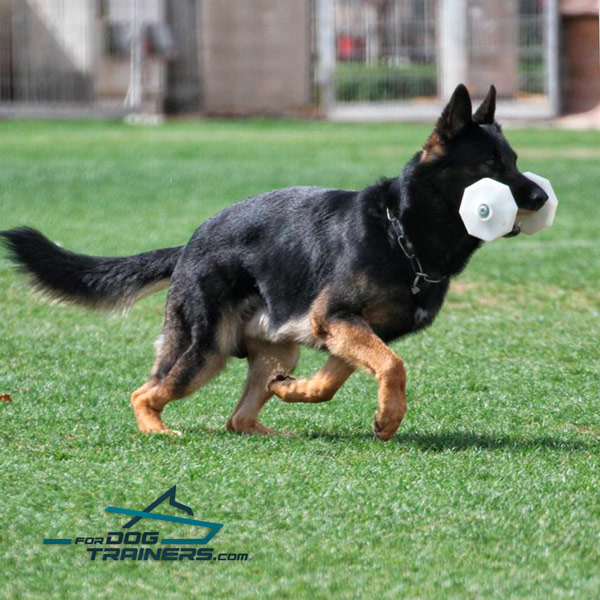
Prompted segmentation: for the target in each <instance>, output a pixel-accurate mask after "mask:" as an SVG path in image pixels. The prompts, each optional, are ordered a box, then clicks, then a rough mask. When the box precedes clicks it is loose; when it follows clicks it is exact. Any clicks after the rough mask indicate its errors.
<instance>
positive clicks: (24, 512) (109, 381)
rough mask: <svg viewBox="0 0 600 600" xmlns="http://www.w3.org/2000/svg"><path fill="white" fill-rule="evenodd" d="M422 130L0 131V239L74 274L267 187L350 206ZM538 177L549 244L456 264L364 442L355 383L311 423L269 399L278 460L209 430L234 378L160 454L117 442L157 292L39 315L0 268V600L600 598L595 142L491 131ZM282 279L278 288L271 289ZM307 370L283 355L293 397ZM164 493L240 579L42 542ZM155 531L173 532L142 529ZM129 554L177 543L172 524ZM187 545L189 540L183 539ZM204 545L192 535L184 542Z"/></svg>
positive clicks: (271, 444)
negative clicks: (390, 400)
mask: <svg viewBox="0 0 600 600" xmlns="http://www.w3.org/2000/svg"><path fill="white" fill-rule="evenodd" d="M428 131H429V127H426V126H420V125H411V126H408V125H400V124H377V125H345V124H331V123H320V122H310V123H306V122H287V121H271V120H251V121H229V122H219V121H211V122H177V123H172V124H167V125H163V126H159V127H154V128H152V127H129V126H125V125H122V124H110V123H108V124H107V123H93V122H91V123H29V122H2V123H0V228H2V229H3V228H8V227H12V226H17V225H21V224H28V225H32V226H35V227H37V228H39V229H41V230H42V231H43V232H45V233H46V234H47V235H48V236H49V237H51V238H52V239H53V240H56V241H59V242H60V243H61V244H63V245H64V246H65V247H67V248H70V249H73V250H75V251H79V252H84V253H89V254H102V255H126V254H133V253H137V252H141V251H144V250H150V249H153V248H158V247H164V246H172V245H176V244H183V243H185V242H186V240H187V239H188V237H189V236H190V234H191V233H192V232H193V231H194V229H195V228H196V227H197V226H198V225H199V224H200V223H201V222H202V221H203V220H205V219H206V218H207V217H209V216H210V215H212V214H214V213H215V212H217V211H218V210H219V209H220V208H222V207H223V206H226V205H227V204H229V203H232V202H234V201H237V200H240V199H242V198H244V197H246V196H249V195H251V194H255V193H258V192H263V191H267V190H270V189H272V188H276V187H283V186H292V185H322V186H332V187H344V188H360V187H363V186H365V185H367V184H369V183H371V182H373V181H375V180H376V179H378V178H379V177H381V176H384V175H387V176H391V175H395V174H397V173H398V172H399V171H400V169H401V167H402V165H403V164H404V163H405V161H406V160H407V159H409V158H410V157H411V155H412V153H413V152H415V151H416V150H417V149H418V148H419V147H420V146H421V145H422V143H423V141H424V139H425V137H426V135H427V133H428ZM507 136H508V138H509V140H510V141H511V142H512V143H513V145H514V147H515V149H516V150H517V152H518V153H519V157H520V158H519V164H520V166H521V168H522V170H531V171H534V172H537V173H539V174H542V175H545V176H548V177H549V178H550V179H551V180H552V182H553V185H554V188H555V190H556V192H557V195H558V197H559V200H560V206H559V210H558V214H557V218H556V222H555V225H554V226H553V227H552V228H551V229H548V230H545V231H543V232H542V233H540V234H539V235H537V236H533V237H526V236H519V237H517V238H516V239H512V240H500V241H497V242H494V243H492V244H488V245H486V246H485V247H484V248H483V249H482V250H480V251H479V252H478V253H477V254H476V255H475V256H474V258H473V260H472V261H471V263H470V265H469V266H468V267H467V269H466V271H465V272H464V273H463V274H462V275H461V276H460V277H459V278H457V280H456V282H455V283H454V284H453V287H452V291H451V293H450V294H449V296H448V300H447V302H446V304H445V306H444V308H443V310H442V312H441V314H440V315H439V317H438V319H437V321H436V322H435V323H434V325H433V326H432V327H431V328H429V329H428V330H426V331H425V332H422V333H420V334H418V335H415V336H411V337H409V338H406V339H404V340H401V341H399V342H397V343H395V344H394V349H395V350H396V351H397V352H398V353H399V354H400V355H401V356H402V357H403V359H404V360H405V362H406V365H407V371H408V402H409V410H408V413H407V416H406V419H405V422H404V423H403V425H402V427H401V429H400V430H399V432H398V434H397V435H396V437H395V438H394V439H393V440H392V441H391V442H390V443H387V444H383V443H380V442H377V441H375V440H374V439H373V437H372V436H371V434H370V429H371V421H372V415H373V412H374V410H375V405H376V393H377V388H376V384H375V382H374V381H373V380H372V379H371V378H370V377H368V376H367V375H365V374H360V373H359V374H355V375H353V376H352V378H351V379H350V380H349V381H348V383H347V384H346V385H345V387H344V388H342V390H341V391H340V392H339V393H338V395H337V397H336V398H335V399H334V400H333V401H332V402H329V403H325V404H320V405H314V406H311V405H285V404H283V403H281V402H280V401H278V400H277V399H275V400H272V401H271V402H270V403H269V404H268V406H267V408H266V409H265V411H264V412H263V422H264V423H265V424H266V425H268V426H270V427H275V428H285V429H288V430H291V431H293V432H294V433H295V436H293V437H273V438H256V437H240V436H236V435H232V434H229V433H227V432H226V431H225V427H224V426H225V421H226V419H227V417H228V415H229V413H230V412H231V410H232V408H233V406H234V404H235V402H236V401H237V398H238V396H239V394H240V392H241V388H242V385H243V382H244V377H245V372H246V365H245V362H244V361H241V360H231V361H230V363H229V365H228V367H227V370H226V371H225V372H224V373H222V374H221V375H220V376H219V378H218V379H216V380H215V381H214V382H213V383H212V384H211V385H210V386H208V387H207V388H205V389H202V390H200V391H199V392H197V393H196V394H194V395H193V396H192V397H190V398H187V399H185V400H181V401H178V402H174V403H172V404H171V405H169V406H168V408H167V409H166V411H165V421H166V422H167V424H168V425H169V426H171V427H174V428H177V429H182V430H183V431H184V436H183V437H182V438H173V437H161V436H146V437H144V436H141V435H140V434H138V433H137V430H136V427H135V423H134V418H133V414H132V411H131V408H130V406H129V394H130V393H131V391H132V390H133V389H135V388H136V387H137V386H139V385H140V384H141V383H142V382H143V381H144V380H145V378H146V376H147V375H148V373H149V370H150V367H151V365H152V361H153V348H152V344H153V340H154V338H155V336H156V335H157V334H158V332H159V330H160V327H161V322H162V312H163V305H164V301H165V292H161V293H159V294H157V295H155V296H152V297H149V298H146V299H144V300H143V301H141V302H140V303H139V304H138V305H136V306H135V307H134V308H133V309H132V310H131V311H130V313H129V314H128V316H126V317H120V316H115V315H106V314H102V313H92V312H89V311H86V310H84V309H81V308H76V307H60V306H55V305H51V304H48V303H47V302H44V301H41V300H39V299H37V298H36V297H35V296H34V295H33V294H32V293H31V292H30V291H29V290H28V288H27V286H26V285H25V282H24V280H23V279H22V278H21V277H20V276H18V275H17V274H15V273H14V272H13V271H12V269H11V267H10V266H9V264H8V261H7V260H6V259H5V258H2V259H0V394H9V395H10V396H11V398H12V402H11V403H6V402H1V403H0V421H1V422H0V436H1V437H0V461H1V467H0V468H1V470H0V488H1V489H2V501H1V502H0V517H1V519H0V523H1V526H0V596H1V597H3V598H40V597H56V598H67V597H79V598H82V597H89V598H96V597H103V598H149V597H157V598H184V597H202V598H233V597H235V598H294V599H295V598H333V597H336V598H355V597H365V598H423V599H429V598H435V599H446V598H456V599H463V598H498V599H506V598H540V599H542V598H543V599H546V598H577V599H582V598H597V597H598V594H599V590H600V375H599V374H600V348H599V341H600V233H599V224H600V197H599V192H598V189H599V188H598V186H599V179H598V173H599V171H598V165H599V164H600V133H597V132H596V133H594V132H564V131H555V130H545V129H527V130H510V129H507ZM293 268H294V265H290V269H293ZM323 360H324V356H323V355H321V354H318V353H316V352H312V351H304V354H303V357H302V360H301V363H300V365H299V368H298V370H297V372H298V373H300V374H302V375H306V374H309V373H311V372H312V371H313V370H315V369H316V368H317V367H318V366H319V365H321V364H322V362H323ZM175 484H176V485H177V500H178V501H179V502H182V503H184V504H186V505H188V506H190V507H191V508H192V509H193V510H194V513H195V518H197V519H201V520H206V521H213V522H217V523H222V524H223V528H222V529H221V531H220V532H219V533H218V534H217V535H216V537H215V538H214V539H213V541H212V542H211V544H210V545H209V546H210V547H213V548H214V549H215V552H229V553H232V552H235V553H248V555H249V560H248V561H247V562H220V561H210V562H198V561H196V562H190V561H188V560H184V561H176V562H153V561H150V562H136V561H131V560H125V561H116V562H115V561H112V560H109V561H106V562H103V561H98V560H97V561H95V562H91V561H90V559H89V556H90V555H89V553H88V552H86V550H85V548H84V547H83V546H82V545H77V546H73V545H71V546H47V545H46V546H45V545H43V543H42V541H43V539H44V538H76V537H80V536H105V535H106V533H107V532H109V531H125V530H123V529H121V528H122V525H123V524H124V523H125V521H126V519H127V518H128V517H123V516H120V515H115V514H111V513H107V512H105V511H104V509H105V508H106V507H107V506H116V507H124V508H129V509H134V510H142V509H143V508H144V507H146V506H148V505H149V504H150V503H151V502H152V501H153V500H154V499H155V498H156V497H157V496H159V495H160V494H162V493H163V492H165V491H166V490H167V489H168V488H170V487H171V486H173V485H175ZM156 510H157V511H159V510H160V512H162V513H168V514H172V515H183V516H186V515H184V514H183V513H181V512H178V511H177V510H176V509H175V508H172V507H168V506H166V505H162V506H161V507H160V509H158V508H157V509H156ZM132 529H133V530H137V531H158V532H160V534H161V537H180V538H190V537H191V538H194V537H198V536H199V534H198V531H199V530H198V529H197V528H195V527H193V526H188V525H176V524H172V523H161V522H159V521H152V522H150V521H149V520H148V519H146V520H142V521H140V522H139V523H138V524H137V525H136V526H135V527H134V528H132ZM200 531H202V530H200ZM202 533H203V532H202Z"/></svg>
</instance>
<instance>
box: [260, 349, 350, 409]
mask: <svg viewBox="0 0 600 600" xmlns="http://www.w3.org/2000/svg"><path fill="white" fill-rule="evenodd" d="M354 370H355V369H354V367H352V366H350V365H349V364H348V363H347V362H345V361H344V360H342V359H341V358H338V357H337V356H330V357H329V359H328V360H327V362H326V363H325V365H323V368H322V369H321V370H320V371H317V372H316V373H315V374H314V375H313V376H312V377H311V378H310V379H285V380H283V381H272V382H271V383H270V384H269V390H270V391H272V392H273V393H274V394H275V395H276V396H279V398H281V399H282V400H283V401H284V402H327V401H328V400H331V399H332V398H333V396H334V395H335V393H336V392H337V391H338V390H339V389H340V388H341V387H342V385H343V384H344V382H345V381H346V380H347V379H348V377H350V375H352V373H354Z"/></svg>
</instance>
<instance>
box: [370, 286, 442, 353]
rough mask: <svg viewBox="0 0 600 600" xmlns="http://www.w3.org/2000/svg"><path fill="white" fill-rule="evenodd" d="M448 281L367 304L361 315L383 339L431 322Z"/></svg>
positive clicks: (414, 329) (387, 339) (391, 338)
mask: <svg viewBox="0 0 600 600" xmlns="http://www.w3.org/2000/svg"><path fill="white" fill-rule="evenodd" d="M446 290H447V284H445V283H443V284H439V285H437V286H436V287H435V288H434V287H433V284H432V285H430V286H428V288H425V289H422V290H421V291H420V292H419V293H418V294H416V295H412V294H411V295H410V296H407V295H403V296H401V297H398V298H395V299H391V300H389V301H387V302H385V303H377V304H374V305H372V306H369V307H368V308H366V309H365V311H364V312H363V317H364V318H365V320H366V321H367V322H368V323H369V324H370V325H371V327H372V328H373V329H374V330H375V332H376V333H377V334H378V335H379V336H380V337H381V338H382V339H384V340H385V341H386V342H387V341H391V340H394V339H397V338H399V337H402V336H403V335H406V334H409V333H414V332H416V331H419V330H421V329H424V328H425V327H427V326H429V325H431V323H433V321H434V320H435V318H436V316H437V314H438V313H439V311H440V308H441V307H442V304H443V301H444V297H445V294H446Z"/></svg>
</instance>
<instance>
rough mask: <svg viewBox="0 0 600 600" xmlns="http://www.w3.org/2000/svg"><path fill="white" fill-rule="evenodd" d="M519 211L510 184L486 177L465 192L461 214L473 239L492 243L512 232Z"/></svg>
mask: <svg viewBox="0 0 600 600" xmlns="http://www.w3.org/2000/svg"><path fill="white" fill-rule="evenodd" d="M518 210H519V209H518V207H517V203H516V202H515V200H514V198H513V197H512V194H511V193H510V188H509V187H508V186H507V185H504V184H503V183H500V182H499V181H496V180H495V179H490V178H489V177H484V178H483V179H480V180H479V181H477V182H476V183H474V184H473V185H470V186H469V187H468V188H466V189H465V193H464V195H463V198H462V202H461V204H460V210H459V213H460V216H461V217H462V220H463V222H464V224H465V227H466V228H467V231H468V232H469V233H470V234H471V235H472V236H474V237H477V238H479V239H480V240H483V241H484V242H491V241H492V240H496V239H498V238H500V237H502V236H503V235H506V234H507V233H509V232H510V231H511V230H512V228H513V225H514V224H515V217H516V216H517V211H518Z"/></svg>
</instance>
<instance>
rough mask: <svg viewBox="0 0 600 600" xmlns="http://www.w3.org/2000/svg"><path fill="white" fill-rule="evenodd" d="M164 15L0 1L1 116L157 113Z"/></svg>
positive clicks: (110, 2)
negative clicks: (3, 113) (5, 113)
mask: <svg viewBox="0 0 600 600" xmlns="http://www.w3.org/2000/svg"><path fill="white" fill-rule="evenodd" d="M165 12H166V11H165V10H164V0H0V112H7V113H8V114H33V115H46V114H48V115H54V114H57V113H58V114H61V113H64V114H65V115H67V116H69V115H78V114H106V113H108V114H126V113H128V112H130V111H144V110H150V111H151V112H154V111H155V110H157V109H158V110H161V109H162V101H163V96H164V94H163V85H164V80H165V69H166V61H165V57H166V56H167V55H168V52H169V51H170V46H171V41H172V40H171V39H170V38H169V30H168V27H167V26H166V23H165ZM179 12H181V11H179ZM167 16H169V15H168V14H167Z"/></svg>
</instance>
